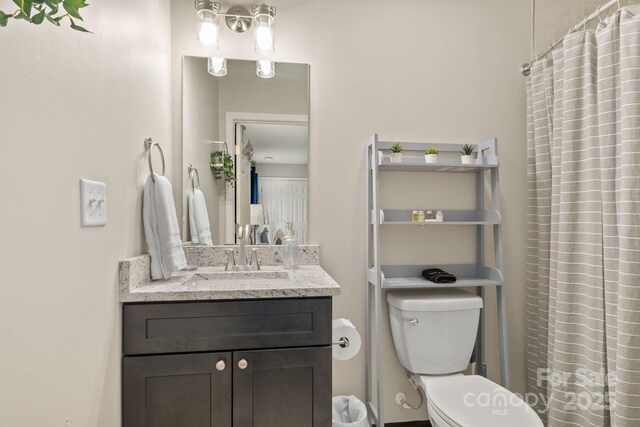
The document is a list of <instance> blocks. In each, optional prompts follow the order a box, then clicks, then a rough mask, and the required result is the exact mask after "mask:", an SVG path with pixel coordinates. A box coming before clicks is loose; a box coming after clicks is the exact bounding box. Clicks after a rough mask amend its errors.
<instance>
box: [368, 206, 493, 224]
mask: <svg viewBox="0 0 640 427" xmlns="http://www.w3.org/2000/svg"><path fill="white" fill-rule="evenodd" d="M422 210H425V211H427V210H430V211H433V212H435V211H436V210H435V209H422ZM442 212H443V217H444V220H443V221H441V222H438V221H424V222H413V221H412V220H411V216H412V213H413V210H398V209H381V215H380V218H384V219H382V220H381V221H380V225H420V226H432V225H492V224H500V223H502V216H501V215H500V212H498V211H496V210H488V211H477V210H444V211H442ZM371 222H373V221H371Z"/></svg>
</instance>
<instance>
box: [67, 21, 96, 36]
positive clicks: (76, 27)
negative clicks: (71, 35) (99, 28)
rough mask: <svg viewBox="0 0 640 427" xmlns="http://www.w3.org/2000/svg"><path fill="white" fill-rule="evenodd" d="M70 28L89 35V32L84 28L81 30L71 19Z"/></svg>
mask: <svg viewBox="0 0 640 427" xmlns="http://www.w3.org/2000/svg"><path fill="white" fill-rule="evenodd" d="M71 28H73V29H74V30H76V31H81V32H83V33H91V31H89V30H87V29H86V28H82V27H81V26H79V25H76V23H75V22H73V19H72V20H71ZM92 34H93V33H92Z"/></svg>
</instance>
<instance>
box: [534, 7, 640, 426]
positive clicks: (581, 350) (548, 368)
mask: <svg viewBox="0 0 640 427" xmlns="http://www.w3.org/2000/svg"><path fill="white" fill-rule="evenodd" d="M527 104H528V105H527V116H528V118H527V127H528V129H527V133H528V137H527V157H528V170H527V174H528V200H529V210H528V230H529V231H528V242H527V246H528V259H527V265H528V268H527V325H528V326H527V338H528V339H527V345H528V347H527V383H528V394H527V396H526V399H527V401H528V402H529V403H531V404H532V405H534V406H535V407H536V409H537V410H538V411H539V412H540V414H541V417H542V418H543V420H545V422H546V423H547V425H548V426H550V427H565V426H618V427H622V426H640V10H639V9H636V8H632V7H629V8H624V9H622V10H620V11H618V12H616V13H615V14H614V15H612V16H611V17H609V18H608V19H607V20H605V21H603V22H601V23H600V24H599V25H598V28H597V29H596V30H595V31H581V32H578V33H574V34H571V35H569V36H567V37H566V38H565V40H564V43H563V46H562V48H560V49H558V50H556V51H554V52H553V54H552V56H551V57H550V58H548V59H545V60H541V61H538V62H536V63H535V64H533V65H532V69H531V74H530V77H529V78H528V80H527Z"/></svg>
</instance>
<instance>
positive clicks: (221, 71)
mask: <svg viewBox="0 0 640 427" xmlns="http://www.w3.org/2000/svg"><path fill="white" fill-rule="evenodd" d="M207 71H209V74H211V75H212V76H217V77H223V76H226V75H227V60H226V58H220V57H213V58H209V59H208V60H207Z"/></svg>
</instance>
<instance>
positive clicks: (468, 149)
mask: <svg viewBox="0 0 640 427" xmlns="http://www.w3.org/2000/svg"><path fill="white" fill-rule="evenodd" d="M475 149H476V146H475V145H469V144H464V145H463V146H462V150H460V154H462V155H463V156H470V155H472V154H473V150H475Z"/></svg>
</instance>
